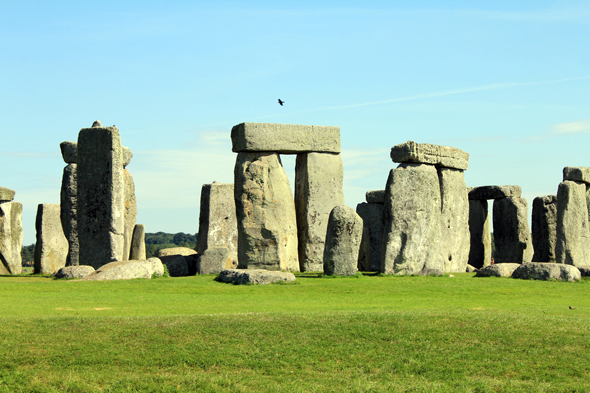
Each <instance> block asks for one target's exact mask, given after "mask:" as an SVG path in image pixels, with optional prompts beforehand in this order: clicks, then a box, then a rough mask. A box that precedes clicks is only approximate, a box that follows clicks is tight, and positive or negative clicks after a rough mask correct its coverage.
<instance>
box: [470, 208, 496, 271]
mask: <svg viewBox="0 0 590 393" xmlns="http://www.w3.org/2000/svg"><path fill="white" fill-rule="evenodd" d="M469 234H470V247H469V265H471V266H473V267H475V268H477V269H481V268H483V267H486V266H488V265H490V264H491V259H492V235H491V232H490V214H489V212H488V201H487V200H485V199H483V200H481V199H470V200H469Z"/></svg>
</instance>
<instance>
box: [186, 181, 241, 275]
mask: <svg viewBox="0 0 590 393" xmlns="http://www.w3.org/2000/svg"><path fill="white" fill-rule="evenodd" d="M217 247H226V248H227V249H228V250H229V255H230V258H231V260H232V261H233V262H235V265H236V266H237V263H238V221H237V218H236V202H235V199H234V185H233V184H231V183H217V182H213V183H211V184H203V186H202V187H201V210H200V213H199V235H198V237H197V247H196V250H197V252H198V253H199V254H203V253H204V252H205V250H208V249H213V248H217Z"/></svg>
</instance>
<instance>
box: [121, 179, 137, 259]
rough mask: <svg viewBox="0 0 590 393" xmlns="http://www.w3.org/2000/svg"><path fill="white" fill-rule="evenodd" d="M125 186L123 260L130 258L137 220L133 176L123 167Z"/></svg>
mask: <svg viewBox="0 0 590 393" xmlns="http://www.w3.org/2000/svg"><path fill="white" fill-rule="evenodd" d="M123 181H124V187H125V232H124V241H123V260H124V261H126V260H128V259H130V253H131V242H132V238H133V231H134V229H135V223H136V222H137V201H136V200H135V184H134V183H133V176H131V173H129V171H128V170H127V169H123Z"/></svg>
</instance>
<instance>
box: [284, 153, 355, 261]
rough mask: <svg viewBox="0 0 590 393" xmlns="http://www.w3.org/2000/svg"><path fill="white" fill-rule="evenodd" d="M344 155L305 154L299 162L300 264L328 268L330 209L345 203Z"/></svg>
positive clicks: (297, 178)
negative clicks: (325, 248) (327, 247)
mask: <svg viewBox="0 0 590 393" xmlns="http://www.w3.org/2000/svg"><path fill="white" fill-rule="evenodd" d="M342 180H343V167H342V158H341V156H340V154H330V153H303V154H298V155H297V160H296V164H295V210H296V214H297V239H298V242H299V243H298V252H299V266H300V269H301V271H304V272H321V271H324V244H325V241H326V229H327V227H328V218H329V216H330V212H331V211H332V209H333V208H334V207H335V206H338V205H343V204H344V194H343V192H342Z"/></svg>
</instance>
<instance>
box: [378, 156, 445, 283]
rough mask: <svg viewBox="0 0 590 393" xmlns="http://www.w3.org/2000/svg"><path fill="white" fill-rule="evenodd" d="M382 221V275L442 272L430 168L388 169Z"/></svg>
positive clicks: (436, 191)
mask: <svg viewBox="0 0 590 393" xmlns="http://www.w3.org/2000/svg"><path fill="white" fill-rule="evenodd" d="M417 212H420V214H417ZM383 222H384V229H383V242H382V251H381V258H382V260H381V271H382V272H383V273H386V274H398V275H412V274H420V273H421V272H422V271H429V272H437V274H442V273H444V269H445V261H444V258H443V255H442V252H441V250H442V248H441V233H440V230H441V228H440V227H441V224H440V223H441V193H440V185H439V180H438V174H437V170H436V168H435V167H434V166H432V165H423V164H400V165H399V166H398V167H397V168H396V169H392V170H391V172H390V173H389V178H388V179H387V186H386V188H385V211H384V221H383Z"/></svg>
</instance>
